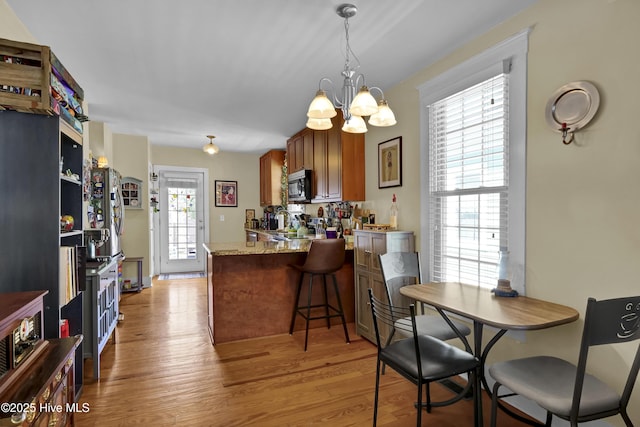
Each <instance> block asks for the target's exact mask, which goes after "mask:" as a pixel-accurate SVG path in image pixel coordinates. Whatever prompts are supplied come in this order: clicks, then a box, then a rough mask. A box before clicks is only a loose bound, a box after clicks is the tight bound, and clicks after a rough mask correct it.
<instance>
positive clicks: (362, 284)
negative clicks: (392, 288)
mask: <svg viewBox="0 0 640 427" xmlns="http://www.w3.org/2000/svg"><path fill="white" fill-rule="evenodd" d="M353 234H354V240H353V252H354V275H355V287H356V290H355V292H356V295H355V298H356V315H355V322H356V333H357V334H358V335H361V336H362V337H364V338H366V339H368V340H370V341H371V342H375V340H376V336H375V331H374V329H373V318H372V316H371V306H370V303H369V293H368V289H369V288H371V289H373V293H374V295H375V296H376V297H378V298H380V299H381V300H383V301H386V300H387V294H386V289H385V285H384V279H383V277H382V269H381V268H380V260H379V258H378V256H379V255H382V254H385V253H387V252H414V251H415V238H414V235H413V232H411V231H390V232H385V231H366V230H354V232H353ZM381 335H383V336H385V337H386V331H381Z"/></svg>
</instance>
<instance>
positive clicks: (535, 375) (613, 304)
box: [489, 296, 640, 427]
mask: <svg viewBox="0 0 640 427" xmlns="http://www.w3.org/2000/svg"><path fill="white" fill-rule="evenodd" d="M639 338H640V296H634V297H627V298H615V299H608V300H601V301H596V300H595V299H594V298H589V299H588V301H587V310H586V313H585V319H584V329H583V331H582V340H581V343H580V352H579V355H578V362H577V365H575V364H573V363H570V362H568V361H566V360H563V359H560V358H557V357H552V356H533V357H527V358H524V359H515V360H508V361H504V362H499V363H496V364H494V365H492V366H491V367H490V368H489V374H490V375H491V376H492V377H493V378H494V379H495V381H496V382H495V385H494V386H493V394H492V399H491V426H492V427H495V425H496V418H497V406H498V399H499V398H500V397H507V396H512V395H521V396H524V397H526V398H527V399H530V400H533V401H534V402H536V403H537V404H538V405H540V406H541V407H542V408H543V409H545V410H546V411H547V417H546V421H545V424H544V425H545V426H550V425H551V421H552V418H553V415H556V416H557V417H559V418H562V419H564V420H567V421H569V422H570V424H571V426H572V427H575V426H577V425H578V423H583V422H587V421H591V420H596V419H600V418H605V417H610V416H612V415H617V414H620V416H621V417H622V419H623V420H624V422H625V424H626V425H627V427H630V426H633V423H632V422H631V419H630V418H629V415H628V414H627V406H628V404H629V398H630V396H631V392H632V390H633V386H634V384H635V382H636V378H637V376H638V369H640V345H639V346H638V348H637V349H636V352H635V358H634V360H633V363H632V364H631V367H630V368H629V370H628V374H627V381H626V383H625V386H624V389H623V390H622V392H621V393H619V391H616V390H615V389H614V388H612V387H610V386H609V385H607V384H605V383H604V382H603V381H601V380H599V379H598V378H596V377H595V376H593V375H590V374H588V373H587V372H586V368H587V360H588V356H589V350H590V348H591V347H594V346H600V345H604V344H611V345H618V344H623V343H628V342H631V341H635V340H637V339H639ZM621 368H622V366H621V364H620V363H618V364H616V366H615V367H613V366H612V369H616V370H618V369H621ZM502 386H504V387H506V388H507V389H509V390H510V391H511V392H512V393H510V394H507V395H504V396H499V395H498V391H499V389H500V387H502ZM540 425H542V424H540Z"/></svg>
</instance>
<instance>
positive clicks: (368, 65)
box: [6, 0, 536, 153]
mask: <svg viewBox="0 0 640 427" xmlns="http://www.w3.org/2000/svg"><path fill="white" fill-rule="evenodd" d="M6 1H7V3H8V4H9V6H10V7H11V8H12V9H13V10H14V12H15V13H16V15H17V16H18V18H19V19H20V20H21V21H22V22H23V23H24V24H25V26H26V27H27V29H28V30H29V32H30V33H31V34H33V36H34V37H35V38H36V39H37V40H38V42H39V43H40V44H44V45H48V46H51V48H52V50H53V51H54V52H55V53H56V56H58V58H59V59H60V61H61V62H62V63H63V64H64V65H65V67H66V68H67V69H68V70H69V71H70V73H71V74H72V75H73V76H74V78H75V79H76V80H77V82H78V83H79V84H80V85H81V86H82V87H83V89H84V91H85V100H86V101H87V102H88V107H89V108H88V112H89V118H90V120H94V121H99V122H104V123H106V124H107V125H108V126H109V128H110V129H111V130H112V131H113V132H114V133H124V134H131V135H144V136H147V137H148V138H149V141H150V143H151V144H153V145H166V146H177V147H191V148H201V147H202V146H203V145H204V144H205V143H207V142H208V140H207V138H206V135H208V134H213V135H215V136H216V139H215V142H216V144H218V145H219V146H220V148H221V150H223V151H238V152H256V153H261V152H264V151H266V150H268V149H270V148H284V147H285V142H286V140H287V138H288V137H289V136H291V135H293V134H294V133H296V132H297V131H298V130H300V129H302V128H303V127H304V125H305V122H306V110H307V107H308V105H309V102H310V101H311V99H312V98H313V96H314V94H315V91H316V90H317V88H318V82H319V80H320V79H321V78H322V77H329V78H330V79H331V80H333V81H334V82H335V83H337V84H338V85H340V84H341V78H340V72H341V71H342V67H343V64H344V55H345V54H344V51H345V40H344V39H345V34H344V22H343V19H342V18H340V17H339V16H337V15H336V13H335V9H336V7H337V6H338V5H340V4H342V3H343V1H342V0H269V1H265V0H225V1H223V0H186V1H181V2H179V1H175V0H136V1H131V0H110V1H96V0H94V1H91V0H90V1H87V0H57V1H51V0H28V1H25V0H6ZM535 1H536V0H483V1H482V8H480V7H478V0H447V1H444V0H395V1H389V0H366V1H365V0H360V1H357V0H356V1H352V3H353V4H355V5H356V6H357V7H358V13H357V15H356V16H355V17H353V18H351V19H350V20H349V23H350V28H349V33H350V44H351V48H352V49H353V51H354V52H355V54H356V55H357V57H358V59H359V60H360V64H361V68H360V72H362V73H364V74H365V76H366V81H367V84H368V85H369V86H378V87H380V88H381V89H382V90H385V89H387V88H390V87H392V86H394V85H395V84H397V83H399V82H401V81H402V80H403V79H405V78H407V77H409V76H410V75H411V74H413V73H415V72H416V71H418V70H421V69H423V68H425V67H427V66H428V65H430V64H431V63H433V62H434V61H436V60H438V59H440V58H441V57H443V56H444V55H446V54H447V53H449V52H451V51H453V50H454V49H456V48H457V47H460V46H461V45H463V44H465V43H466V42H468V41H469V40H472V39H473V38H475V37H477V36H478V35H480V34H482V33H484V32H486V31H487V30H489V29H490V28H492V27H494V26H496V25H497V24H499V23H501V22H503V21H505V20H506V19H508V18H509V17H511V16H513V15H515V14H517V13H518V12H520V11H521V10H522V9H524V8H527V7H528V6H530V5H531V4H533V3H534V2H535ZM390 106H391V108H393V104H391V105H390ZM398 120H399V121H401V120H402V118H401V117H398Z"/></svg>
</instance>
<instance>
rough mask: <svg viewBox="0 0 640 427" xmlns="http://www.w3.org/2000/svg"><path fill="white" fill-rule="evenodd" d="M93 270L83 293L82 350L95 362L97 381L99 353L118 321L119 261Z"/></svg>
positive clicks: (85, 355) (96, 377)
mask: <svg viewBox="0 0 640 427" xmlns="http://www.w3.org/2000/svg"><path fill="white" fill-rule="evenodd" d="M94 273H95V274H91V273H87V289H86V290H85V292H84V294H83V295H84V297H85V301H84V307H85V313H84V316H83V321H84V326H83V333H84V345H83V351H84V358H85V359H92V361H93V378H94V379H96V380H97V379H99V378H100V353H102V350H103V349H104V347H105V345H106V344H107V341H108V340H109V337H110V336H111V334H112V333H114V329H115V328H116V325H117V324H118V315H119V309H118V302H119V299H120V292H119V289H120V286H119V285H118V260H117V259H114V260H112V261H111V262H110V263H109V264H107V265H106V266H104V267H103V268H101V269H100V270H98V271H95V272H94Z"/></svg>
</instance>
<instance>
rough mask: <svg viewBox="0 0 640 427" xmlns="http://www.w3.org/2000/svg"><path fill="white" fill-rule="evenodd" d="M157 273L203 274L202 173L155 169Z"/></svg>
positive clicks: (203, 218) (204, 204)
mask: <svg viewBox="0 0 640 427" xmlns="http://www.w3.org/2000/svg"><path fill="white" fill-rule="evenodd" d="M158 181H159V212H158V214H159V217H160V218H159V224H158V228H159V254H160V259H159V266H160V271H159V273H161V274H162V273H184V272H192V271H204V269H205V256H204V250H203V249H202V244H203V242H204V236H205V230H206V227H205V209H206V206H207V203H206V200H205V194H206V193H205V191H204V185H205V182H206V179H205V173H204V172H202V171H189V170H175V169H174V170H163V169H159V170H158Z"/></svg>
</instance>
